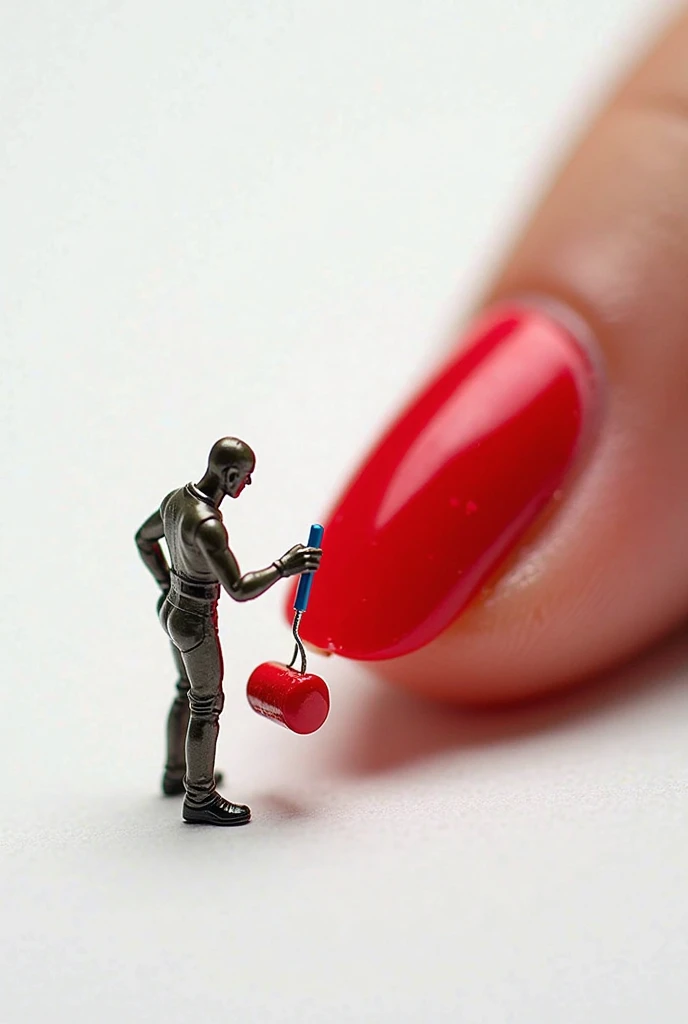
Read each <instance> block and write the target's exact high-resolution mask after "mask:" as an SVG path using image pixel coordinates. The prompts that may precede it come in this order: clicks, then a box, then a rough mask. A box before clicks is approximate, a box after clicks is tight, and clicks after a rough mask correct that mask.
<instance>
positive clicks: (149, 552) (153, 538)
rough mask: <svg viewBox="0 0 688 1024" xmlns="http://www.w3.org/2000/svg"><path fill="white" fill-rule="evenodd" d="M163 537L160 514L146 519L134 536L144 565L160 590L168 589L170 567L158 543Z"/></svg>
mask: <svg viewBox="0 0 688 1024" xmlns="http://www.w3.org/2000/svg"><path fill="white" fill-rule="evenodd" d="M164 536H165V531H164V530H163V528H162V516H161V515H160V512H154V513H153V515H152V516H150V517H149V518H148V519H146V521H145V523H144V524H143V525H142V526H141V528H140V529H139V531H138V533H137V534H136V546H137V548H138V549H139V554H140V555H141V558H142V559H143V562H144V565H145V566H146V568H147V569H148V572H149V573H150V574H151V576H153V577H154V579H155V580H156V582H157V584H158V586H159V587H160V588H161V590H169V589H170V567H169V565H168V564H167V559H166V558H165V555H164V553H163V550H162V548H161V547H160V543H159V542H160V541H161V540H162V538H163V537H164Z"/></svg>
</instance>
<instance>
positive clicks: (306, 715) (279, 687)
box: [246, 661, 330, 735]
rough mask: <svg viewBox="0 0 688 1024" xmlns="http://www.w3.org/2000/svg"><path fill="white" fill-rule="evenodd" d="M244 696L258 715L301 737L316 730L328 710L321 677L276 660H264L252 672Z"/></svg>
mask: <svg viewBox="0 0 688 1024" xmlns="http://www.w3.org/2000/svg"><path fill="white" fill-rule="evenodd" d="M246 696H247V697H248V702H249V704H250V705H251V707H252V708H253V710H254V711H256V712H257V713H258V714H259V715H263V716H264V717H265V718H271V719H272V721H273V722H278V723H279V724H280V725H283V726H284V727H285V728H286V729H291V731H292V732H298V733H301V734H302V735H304V734H306V733H309V732H315V731H316V729H319V728H320V726H321V725H322V724H323V722H324V721H325V719H326V718H327V715H328V712H329V710H330V694H329V691H328V689H327V686H326V685H325V681H324V680H323V679H321V678H320V676H316V675H313V674H312V673H311V672H304V673H301V672H297V671H296V669H294V668H287V666H286V665H282V664H280V663H279V662H277V661H265V662H263V664H262V665H259V666H258V668H255V669H254V670H253V672H252V673H251V676H250V678H249V681H248V685H247V687H246Z"/></svg>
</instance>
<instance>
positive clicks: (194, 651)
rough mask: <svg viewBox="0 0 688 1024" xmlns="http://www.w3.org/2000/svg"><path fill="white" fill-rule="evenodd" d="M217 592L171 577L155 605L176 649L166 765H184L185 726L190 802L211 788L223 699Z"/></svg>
mask: <svg viewBox="0 0 688 1024" xmlns="http://www.w3.org/2000/svg"><path fill="white" fill-rule="evenodd" d="M197 595H198V596H197ZM201 595H202V596H201ZM211 595H212V596H211ZM218 597H219V587H217V586H215V585H203V584H190V583H185V582H182V581H177V580H176V579H175V577H173V582H172V587H171V589H170V592H169V594H168V595H167V598H166V599H165V601H164V603H163V605H162V608H161V609H160V621H161V622H162V625H163V627H164V629H165V631H166V632H167V635H168V636H169V638H170V640H171V641H172V644H173V646H174V649H175V651H176V652H177V657H176V658H175V660H177V664H178V667H179V669H180V678H179V682H178V683H177V697H176V698H175V701H174V704H173V705H172V708H171V710H170V715H169V718H168V723H167V726H168V732H167V735H168V762H167V767H168V770H175V769H176V768H178V767H181V766H182V765H183V763H184V757H183V746H182V738H183V730H186V758H185V760H186V775H185V778H184V785H185V788H186V795H187V800H188V801H189V802H190V803H195V804H203V803H206V802H207V801H208V799H209V798H210V797H211V796H212V794H213V793H214V792H215V748H216V746H217V737H218V733H219V728H220V727H219V717H220V712H221V711H222V707H223V705H224V693H223V691H222V678H223V675H224V670H223V664H222V651H221V650H220V641H219V638H218V634H217V601H218ZM185 698H188V699H187V707H186V708H185V709H184V708H183V701H184V699H185Z"/></svg>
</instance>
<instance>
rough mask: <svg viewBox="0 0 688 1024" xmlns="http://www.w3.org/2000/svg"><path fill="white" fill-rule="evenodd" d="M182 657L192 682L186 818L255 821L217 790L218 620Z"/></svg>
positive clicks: (220, 692) (233, 822)
mask: <svg viewBox="0 0 688 1024" xmlns="http://www.w3.org/2000/svg"><path fill="white" fill-rule="evenodd" d="M182 657H183V658H184V665H185V667H186V671H187V673H188V676H189V680H190V682H191V689H190V690H189V707H190V709H191V718H190V720H189V731H188V733H187V737H186V778H185V780H184V784H185V787H186V799H185V801H184V807H183V809H182V817H183V819H184V821H186V822H189V823H190V824H196V825H246V824H247V823H248V822H249V821H250V820H251V811H250V810H249V808H248V807H246V805H245V804H234V803H232V802H231V801H229V800H225V798H224V797H222V796H220V794H219V793H218V792H217V790H216V789H215V781H216V780H215V777H214V769H215V748H216V746H217V737H218V734H219V731H220V723H219V718H220V713H221V711H222V708H223V705H224V701H225V697H224V693H223V690H222V677H223V664H222V651H221V650H220V641H219V639H218V635H217V623H216V620H215V618H213V619H212V620H211V621H210V622H209V628H208V633H207V635H206V637H205V639H204V640H203V642H202V643H201V644H200V645H199V646H198V647H196V648H194V649H193V650H192V651H189V652H188V653H185V654H184V655H182Z"/></svg>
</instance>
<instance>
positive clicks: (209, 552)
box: [196, 519, 321, 601]
mask: <svg viewBox="0 0 688 1024" xmlns="http://www.w3.org/2000/svg"><path fill="white" fill-rule="evenodd" d="M196 542H197V544H198V546H199V547H200V549H201V551H202V552H203V554H204V555H205V557H206V560H207V562H208V565H209V566H210V568H211V569H212V570H213V572H214V573H215V574H216V575H217V578H218V579H219V581H220V583H221V584H222V586H223V587H224V588H225V590H226V591H227V593H228V594H229V595H230V597H232V598H233V599H234V600H235V601H252V600H253V598H254V597H260V595H261V594H264V593H265V591H266V590H269V589H270V587H271V586H272V585H273V584H274V583H276V582H277V580H280V579H283V578H284V577H286V576H296V575H297V574H298V573H301V572H314V571H315V570H316V569H317V568H318V566H319V564H320V555H321V551H320V548H306V547H304V546H303V544H296V545H295V546H294V547H293V548H291V549H290V550H289V551H287V553H286V555H283V556H282V558H278V559H276V560H275V561H274V562H273V563H272V565H269V566H268V567H267V569H258V570H256V572H247V573H246V574H245V575H243V576H242V575H241V571H240V569H239V566H238V565H237V561H236V558H235V557H234V555H233V554H232V552H231V551H230V548H229V544H228V542H227V531H226V530H225V528H224V526H223V525H222V523H221V522H219V521H218V520H217V519H207V520H206V521H205V522H204V523H201V525H200V526H199V528H198V533H197V535H196Z"/></svg>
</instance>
